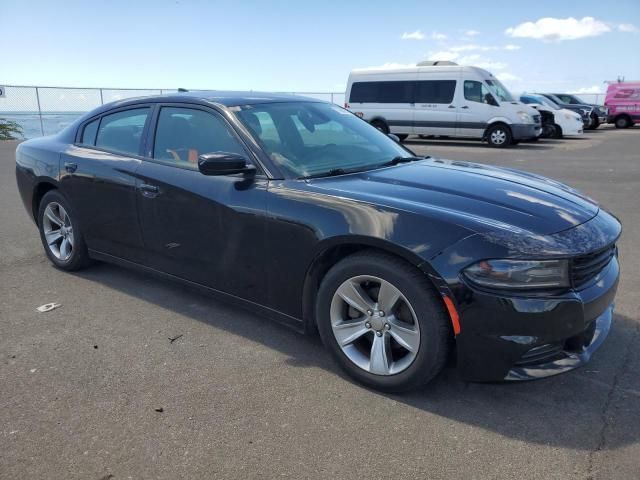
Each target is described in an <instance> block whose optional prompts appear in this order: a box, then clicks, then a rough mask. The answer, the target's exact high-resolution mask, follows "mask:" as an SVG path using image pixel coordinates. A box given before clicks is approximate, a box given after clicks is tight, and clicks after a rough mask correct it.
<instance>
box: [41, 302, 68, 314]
mask: <svg viewBox="0 0 640 480" xmlns="http://www.w3.org/2000/svg"><path fill="white" fill-rule="evenodd" d="M61 306H62V305H61V304H59V303H55V302H51V303H45V304H44V305H40V306H39V307H38V308H36V310H37V311H38V312H40V313H44V312H50V311H51V310H55V309H56V308H58V307H61Z"/></svg>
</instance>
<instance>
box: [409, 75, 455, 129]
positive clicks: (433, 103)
mask: <svg viewBox="0 0 640 480" xmlns="http://www.w3.org/2000/svg"><path fill="white" fill-rule="evenodd" d="M431 77H433V75H430V74H424V73H420V74H419V76H418V79H419V80H418V81H417V82H416V86H415V88H414V90H415V113H414V133H417V134H422V135H455V133H456V121H457V118H456V115H457V111H458V109H457V108H456V106H455V105H454V103H453V99H454V94H455V90H456V80H451V79H443V80H431V79H430V80H427V79H428V78H431Z"/></svg>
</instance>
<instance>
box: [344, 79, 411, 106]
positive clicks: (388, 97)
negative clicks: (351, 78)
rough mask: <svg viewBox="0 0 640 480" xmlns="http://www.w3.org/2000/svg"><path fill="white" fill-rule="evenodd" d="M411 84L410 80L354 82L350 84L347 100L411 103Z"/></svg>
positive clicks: (356, 101)
mask: <svg viewBox="0 0 640 480" xmlns="http://www.w3.org/2000/svg"><path fill="white" fill-rule="evenodd" d="M413 84H414V82H410V81H403V80H399V81H391V82H355V83H354V84H353V85H351V95H350V96H349V101H350V102H353V103H413Z"/></svg>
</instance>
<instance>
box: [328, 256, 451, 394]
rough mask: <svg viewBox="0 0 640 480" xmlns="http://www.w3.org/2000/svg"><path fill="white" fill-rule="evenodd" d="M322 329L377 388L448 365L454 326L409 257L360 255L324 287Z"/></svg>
mask: <svg viewBox="0 0 640 480" xmlns="http://www.w3.org/2000/svg"><path fill="white" fill-rule="evenodd" d="M316 318H317V322H318V330H319V332H320V336H321V338H322V341H323V343H324V344H325V346H326V347H327V348H328V349H329V350H330V351H331V353H332V354H333V356H334V357H335V358H336V360H337V361H338V363H339V364H340V366H341V367H342V368H343V369H344V370H345V371H346V372H347V373H348V374H349V375H350V376H352V377H353V378H355V379H356V380H357V381H359V382H361V383H363V384H365V385H367V386H369V387H372V388H376V389H378V390H383V391H390V392H391V391H403V390H408V389H411V388H416V387H418V386H421V385H424V384H426V383H428V382H429V381H430V380H431V379H433V378H434V377H435V376H436V375H437V374H438V373H439V372H440V371H441V370H442V368H443V366H444V363H445V361H446V358H447V353H448V349H449V343H450V340H451V328H450V325H449V323H448V317H447V315H446V313H445V311H444V308H443V305H442V301H441V299H440V298H439V297H438V295H437V294H436V292H435V291H434V289H433V286H432V285H431V283H430V282H429V280H428V279H427V277H426V276H425V275H424V274H423V273H422V272H421V271H420V270H418V269H416V268H415V267H413V266H411V265H409V264H407V263H406V262H405V261H404V260H402V259H399V258H396V257H393V256H390V255H387V254H384V253H379V252H372V251H368V252H367V251H365V252H362V253H356V254H354V255H351V256H349V257H347V258H346V259H344V260H342V261H341V262H339V263H338V264H336V265H335V266H334V267H333V268H331V270H330V271H329V272H328V273H327V275H326V276H325V278H324V279H323V281H322V284H321V285H320V289H319V291H318V298H317V304H316Z"/></svg>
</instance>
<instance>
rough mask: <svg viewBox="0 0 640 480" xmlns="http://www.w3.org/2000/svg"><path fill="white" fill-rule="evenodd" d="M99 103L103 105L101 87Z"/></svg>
mask: <svg viewBox="0 0 640 480" xmlns="http://www.w3.org/2000/svg"><path fill="white" fill-rule="evenodd" d="M100 105H104V98H103V97H102V89H100Z"/></svg>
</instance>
